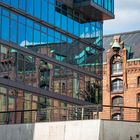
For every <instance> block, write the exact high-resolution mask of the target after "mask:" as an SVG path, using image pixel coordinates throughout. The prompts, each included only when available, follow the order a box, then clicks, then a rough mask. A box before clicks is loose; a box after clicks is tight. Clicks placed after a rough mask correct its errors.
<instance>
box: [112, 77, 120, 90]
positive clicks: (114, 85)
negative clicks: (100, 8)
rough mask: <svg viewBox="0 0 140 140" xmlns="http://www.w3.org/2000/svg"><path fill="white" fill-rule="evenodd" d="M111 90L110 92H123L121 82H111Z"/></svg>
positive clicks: (118, 80)
mask: <svg viewBox="0 0 140 140" xmlns="http://www.w3.org/2000/svg"><path fill="white" fill-rule="evenodd" d="M111 90H112V92H120V91H123V81H122V80H121V79H116V80H113V81H112V84H111Z"/></svg>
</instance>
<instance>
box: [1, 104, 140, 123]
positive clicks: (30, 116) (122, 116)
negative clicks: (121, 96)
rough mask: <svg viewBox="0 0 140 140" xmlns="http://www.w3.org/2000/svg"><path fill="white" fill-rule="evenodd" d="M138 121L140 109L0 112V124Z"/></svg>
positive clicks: (56, 109) (60, 109) (92, 108)
mask: <svg viewBox="0 0 140 140" xmlns="http://www.w3.org/2000/svg"><path fill="white" fill-rule="evenodd" d="M91 119H102V120H114V121H135V122H139V121H140V108H138V107H125V106H108V105H103V106H98V105H87V106H73V107H48V108H44V109H39V110H36V109H34V110H16V111H1V112H0V124H20V123H35V122H54V121H72V120H91Z"/></svg>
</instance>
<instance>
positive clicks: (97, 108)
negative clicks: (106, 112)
mask: <svg viewBox="0 0 140 140" xmlns="http://www.w3.org/2000/svg"><path fill="white" fill-rule="evenodd" d="M96 110H97V119H99V106H98V105H97V107H96Z"/></svg>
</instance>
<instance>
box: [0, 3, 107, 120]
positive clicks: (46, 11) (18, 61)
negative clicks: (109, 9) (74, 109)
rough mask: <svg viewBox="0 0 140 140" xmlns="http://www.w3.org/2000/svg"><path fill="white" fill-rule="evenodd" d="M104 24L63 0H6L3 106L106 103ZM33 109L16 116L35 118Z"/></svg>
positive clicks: (0, 16)
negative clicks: (17, 85) (103, 87)
mask: <svg viewBox="0 0 140 140" xmlns="http://www.w3.org/2000/svg"><path fill="white" fill-rule="evenodd" d="M108 4H109V3H108ZM102 29H103V21H93V20H90V16H88V17H87V15H85V14H83V13H81V12H80V11H79V10H78V9H77V8H74V7H71V6H68V5H67V4H65V3H63V1H60V0H59V1H57V0H0V79H3V81H5V80H6V81H5V82H6V83H7V84H3V83H0V84H1V86H0V110H1V111H3V110H4V111H7V110H33V109H36V110H39V109H41V108H47V107H48V106H57V107H63V106H72V105H79V104H80V105H85V104H88V103H92V104H101V102H102V99H101V97H102V51H103V48H102V34H103V33H102ZM9 82H11V83H19V84H20V85H21V87H20V86H19V87H16V88H14V89H12V87H9V85H8V83H9ZM15 86H16V85H15ZM26 87H27V88H26ZM31 87H32V88H35V89H36V90H37V91H38V94H37V93H34V91H33V90H27V89H30V88H31ZM40 90H41V91H43V92H46V95H45V96H46V97H44V95H42V92H41V91H40ZM39 91H40V92H39ZM3 92H4V93H3ZM11 92H12V93H11ZM51 93H52V94H51ZM58 95H59V96H58ZM8 98H9V99H8ZM81 101H83V102H81ZM18 102H21V106H20V105H19V104H18ZM33 113H35V112H34V111H31V112H25V113H24V114H21V113H15V114H14V113H12V116H13V117H12V116H11V118H14V120H13V119H11V121H16V122H18V121H20V120H21V119H22V121H24V122H30V121H31V120H32V122H33V121H35V120H34V118H33V117H32V116H33V115H32V114H33ZM53 114H55V115H56V114H57V115H59V116H60V115H61V113H60V112H53ZM10 115H11V114H10ZM57 115H56V116H57ZM0 117H1V118H4V116H0ZM41 119H43V118H41Z"/></svg>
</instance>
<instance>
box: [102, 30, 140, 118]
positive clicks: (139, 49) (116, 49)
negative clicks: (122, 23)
mask: <svg viewBox="0 0 140 140" xmlns="http://www.w3.org/2000/svg"><path fill="white" fill-rule="evenodd" d="M104 48H105V53H104V64H103V105H111V106H126V107H140V31H136V32H129V33H122V34H120V35H109V36H104ZM103 116H104V118H107V119H108V118H113V119H125V120H137V119H139V118H140V115H139V111H138V110H136V109H128V108H124V109H122V110H120V108H119V109H117V108H111V109H109V108H104V109H103Z"/></svg>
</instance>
